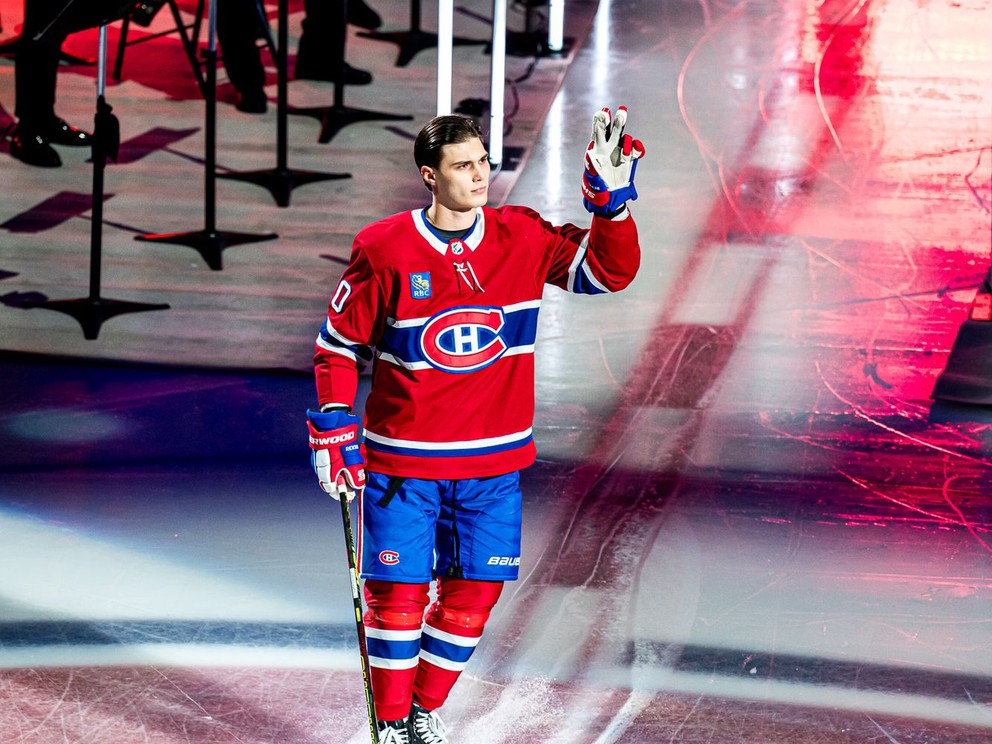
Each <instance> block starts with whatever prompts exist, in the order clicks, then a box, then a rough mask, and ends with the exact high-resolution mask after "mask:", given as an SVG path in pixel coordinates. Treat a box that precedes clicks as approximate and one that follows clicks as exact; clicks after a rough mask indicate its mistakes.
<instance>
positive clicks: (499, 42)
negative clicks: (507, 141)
mask: <svg viewBox="0 0 992 744" xmlns="http://www.w3.org/2000/svg"><path fill="white" fill-rule="evenodd" d="M490 59H491V66H490V78H489V160H490V162H492V163H493V165H499V164H500V163H502V162H503V105H504V100H505V97H506V91H505V80H506V0H493V48H492V55H491V57H490Z"/></svg>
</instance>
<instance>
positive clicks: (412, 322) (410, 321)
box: [386, 299, 541, 328]
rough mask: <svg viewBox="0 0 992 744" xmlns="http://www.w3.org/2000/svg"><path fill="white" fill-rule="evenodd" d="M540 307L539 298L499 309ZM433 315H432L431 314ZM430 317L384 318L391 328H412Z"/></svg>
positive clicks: (510, 311)
mask: <svg viewBox="0 0 992 744" xmlns="http://www.w3.org/2000/svg"><path fill="white" fill-rule="evenodd" d="M539 307H541V300H539V299H538V300H527V301H526V302H515V303H513V304H512V305H503V306H502V307H500V308H499V309H500V310H502V311H503V314H504V315H505V314H507V313H515V312H517V311H518V310H530V309H532V308H539ZM431 317H434V316H431ZM431 317H427V318H406V319H404V320H397V319H396V318H386V324H387V325H390V326H392V327H393V328H414V327H416V326H420V325H424V324H426V323H427V321H428V320H430V319H431Z"/></svg>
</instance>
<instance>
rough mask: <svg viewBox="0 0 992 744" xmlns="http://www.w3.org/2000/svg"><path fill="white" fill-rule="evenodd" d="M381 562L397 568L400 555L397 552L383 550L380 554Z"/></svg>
mask: <svg viewBox="0 0 992 744" xmlns="http://www.w3.org/2000/svg"><path fill="white" fill-rule="evenodd" d="M379 561H380V562H381V563H382V564H384V565H386V566H395V565H396V564H397V563H399V562H400V554H399V553H397V552H396V551H395V550H383V551H382V552H381V553H379Z"/></svg>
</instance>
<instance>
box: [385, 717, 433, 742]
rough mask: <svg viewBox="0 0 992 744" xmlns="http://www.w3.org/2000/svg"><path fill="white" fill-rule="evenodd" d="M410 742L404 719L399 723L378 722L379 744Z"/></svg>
mask: <svg viewBox="0 0 992 744" xmlns="http://www.w3.org/2000/svg"><path fill="white" fill-rule="evenodd" d="M441 741H444V740H443V739H441ZM410 742H411V740H410V727H409V725H408V723H407V720H406V719H405V718H404V719H402V720H399V721H379V744H410Z"/></svg>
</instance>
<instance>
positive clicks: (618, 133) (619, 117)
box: [610, 106, 627, 140]
mask: <svg viewBox="0 0 992 744" xmlns="http://www.w3.org/2000/svg"><path fill="white" fill-rule="evenodd" d="M625 126H627V107H626V106H621V107H620V108H618V109H617V113H616V115H615V116H614V117H613V123H612V124H611V125H610V134H611V135H615V136H614V139H617V140H619V139H620V137H622V136H623V129H624V127H625Z"/></svg>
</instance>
